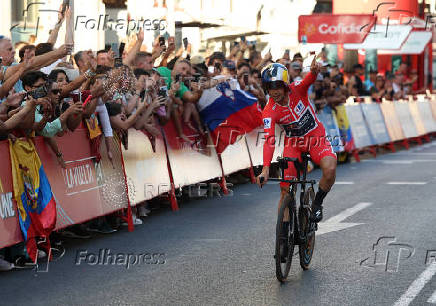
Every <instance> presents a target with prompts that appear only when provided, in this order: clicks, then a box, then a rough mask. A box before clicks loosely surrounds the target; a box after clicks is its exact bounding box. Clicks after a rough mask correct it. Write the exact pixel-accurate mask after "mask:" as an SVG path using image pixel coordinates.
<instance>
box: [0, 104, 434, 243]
mask: <svg viewBox="0 0 436 306" xmlns="http://www.w3.org/2000/svg"><path fill="white" fill-rule="evenodd" d="M319 118H320V120H321V121H322V122H323V124H324V125H325V127H326V132H327V136H328V137H329V138H330V139H332V144H333V146H334V149H335V152H342V151H346V152H349V153H356V152H357V153H358V152H359V151H362V150H365V149H367V148H368V147H374V146H381V145H387V144H392V143H393V142H397V141H402V142H408V141H409V140H417V139H418V140H419V141H418V142H420V143H421V142H422V139H421V138H424V137H428V135H430V134H432V133H434V132H436V96H432V97H431V98H429V97H427V96H418V97H417V100H413V99H411V100H409V101H395V102H392V101H383V102H382V103H372V102H368V101H365V102H362V103H355V102H353V99H349V100H348V101H347V103H345V104H343V105H340V106H338V107H336V108H335V109H331V108H329V107H326V108H324V109H323V110H321V111H320V113H319ZM184 129H185V130H184V132H185V135H187V136H188V137H189V138H190V140H192V143H189V144H188V143H184V142H181V141H179V140H178V138H177V137H176V131H175V127H174V125H173V124H172V123H171V122H169V123H168V124H167V125H165V127H164V128H163V129H162V130H161V135H160V136H159V137H157V138H155V145H154V150H155V151H153V146H152V142H151V141H150V138H149V137H148V136H147V135H146V134H144V133H143V132H141V131H137V130H133V129H130V130H129V147H128V150H125V149H124V148H121V146H120V145H119V143H118V142H117V141H115V140H114V141H113V142H112V143H111V151H112V153H113V164H112V162H110V161H109V159H108V157H107V153H106V148H105V146H104V145H102V146H100V154H101V159H100V160H98V158H97V156H95V155H94V154H93V153H92V150H91V146H90V141H89V137H88V134H87V133H88V132H87V130H86V129H85V128H83V127H80V128H78V129H77V130H76V131H75V132H74V133H69V135H66V136H64V137H60V138H57V142H58V145H59V148H60V150H61V152H63V154H64V159H65V161H66V164H67V167H66V169H63V168H61V167H60V166H59V164H58V163H57V159H56V156H55V155H54V153H53V152H52V151H51V150H50V149H49V147H48V146H47V145H46V144H45V142H44V139H43V138H42V137H36V138H35V139H34V142H35V145H36V148H37V151H38V154H39V156H40V159H41V162H42V164H43V166H44V169H45V171H46V174H47V177H48V179H49V181H50V184H51V187H52V191H53V194H54V196H55V199H56V205H57V223H56V229H57V230H58V229H62V228H65V227H67V226H70V225H72V224H78V223H82V222H85V221H87V220H90V219H93V218H96V217H99V216H103V215H106V214H110V213H113V212H115V211H119V210H125V209H126V208H127V211H129V209H128V208H129V203H130V205H132V206H134V205H137V204H139V203H142V202H144V201H145V200H149V199H152V198H155V197H157V196H160V195H163V194H165V195H169V197H170V200H171V205H172V209H173V210H176V209H178V205H177V200H176V198H175V189H176V188H179V187H183V186H187V185H192V184H197V183H200V182H204V181H208V180H211V179H220V182H221V187H222V188H224V189H225V179H224V176H225V175H228V174H231V173H234V172H237V171H239V170H242V169H250V170H252V167H253V166H260V165H262V161H263V143H264V141H265V139H264V134H263V129H262V128H261V127H259V128H258V129H255V130H253V131H252V132H250V133H248V134H246V135H245V136H243V137H240V139H239V140H238V141H237V142H236V143H234V144H233V145H230V146H228V147H227V148H226V149H225V151H224V152H223V153H222V154H221V156H218V155H217V153H216V151H215V149H214V146H213V144H212V142H211V139H210V137H208V136H207V134H206V135H205V136H202V135H198V134H197V133H195V132H194V131H192V130H189V129H188V128H186V127H185V128H184ZM283 148H284V133H283V132H282V131H281V130H280V128H279V127H276V150H275V153H274V157H273V160H275V159H276V157H277V156H279V155H281V153H282V151H283ZM357 153H356V155H355V156H357V158H356V159H357V161H359V158H358V154H357ZM0 158H1V159H2V165H1V167H0V248H3V247H6V246H9V245H13V244H16V243H18V242H21V241H22V234H21V230H20V226H19V222H18V212H17V206H16V203H15V201H14V200H13V198H14V197H13V192H14V191H13V187H12V186H13V184H12V173H11V163H10V155H9V143H8V141H2V142H0ZM251 174H252V175H253V172H251ZM252 178H253V177H252Z"/></svg>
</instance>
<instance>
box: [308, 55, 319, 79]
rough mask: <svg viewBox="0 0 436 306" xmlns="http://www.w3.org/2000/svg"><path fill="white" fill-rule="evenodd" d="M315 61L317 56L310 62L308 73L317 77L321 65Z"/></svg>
mask: <svg viewBox="0 0 436 306" xmlns="http://www.w3.org/2000/svg"><path fill="white" fill-rule="evenodd" d="M317 59H318V56H314V57H313V60H312V64H311V65H310V72H312V73H313V74H315V75H317V74H318V73H319V71H320V70H321V64H320V63H318V62H317V61H316V60H317Z"/></svg>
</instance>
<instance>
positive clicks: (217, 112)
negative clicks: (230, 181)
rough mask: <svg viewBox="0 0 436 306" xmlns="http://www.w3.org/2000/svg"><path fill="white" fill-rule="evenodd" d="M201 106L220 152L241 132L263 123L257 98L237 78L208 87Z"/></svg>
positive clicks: (201, 99) (203, 117) (199, 103)
mask: <svg viewBox="0 0 436 306" xmlns="http://www.w3.org/2000/svg"><path fill="white" fill-rule="evenodd" d="M198 108H199V111H200V115H201V118H202V120H203V122H204V123H205V124H206V125H207V127H208V128H209V130H210V131H211V134H212V135H211V136H212V140H213V143H214V145H215V147H216V151H217V153H218V154H220V153H222V152H223V151H224V149H225V148H226V147H227V146H228V145H229V144H233V143H235V141H236V140H237V137H238V136H240V135H244V134H245V133H249V132H251V131H252V130H253V129H255V128H257V127H259V126H261V125H262V124H263V123H262V113H261V110H260V109H259V108H258V105H257V98H255V97H254V96H252V95H251V94H249V93H246V92H245V91H242V90H240V89H239V85H238V84H237V81H236V80H231V81H226V82H222V83H219V84H218V85H217V86H215V87H213V88H210V89H207V90H205V91H204V92H203V95H202V96H201V98H200V101H198Z"/></svg>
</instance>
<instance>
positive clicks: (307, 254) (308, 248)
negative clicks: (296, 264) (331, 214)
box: [298, 187, 316, 270]
mask: <svg viewBox="0 0 436 306" xmlns="http://www.w3.org/2000/svg"><path fill="white" fill-rule="evenodd" d="M314 198H315V192H314V191H313V188H312V187H310V188H308V189H307V191H306V192H305V193H304V199H303V205H302V206H300V208H299V210H298V218H299V224H300V233H301V234H302V235H303V237H304V239H303V241H302V243H301V244H300V245H299V246H298V253H299V255H300V266H301V268H303V270H307V269H309V265H310V262H311V261H312V256H313V251H314V249H315V226H316V224H314V223H313V222H312V221H310V214H311V211H312V210H311V207H312V202H313V200H314Z"/></svg>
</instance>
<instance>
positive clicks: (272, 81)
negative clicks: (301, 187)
mask: <svg viewBox="0 0 436 306" xmlns="http://www.w3.org/2000/svg"><path fill="white" fill-rule="evenodd" d="M319 69H320V65H319V64H318V63H317V62H316V58H314V59H313V61H312V65H311V67H310V72H309V73H308V74H307V75H306V77H305V78H304V79H303V80H302V81H296V82H293V83H292V84H290V85H289V79H288V71H287V69H286V67H285V66H283V65H281V64H278V63H273V64H270V65H269V66H267V67H266V68H265V69H264V70H263V71H262V82H263V85H264V86H265V89H266V90H267V91H268V93H269V95H270V98H269V101H268V104H267V105H266V106H265V109H264V110H263V112H262V117H263V123H264V131H265V143H264V146H263V169H262V173H261V174H260V175H259V176H258V177H257V183H258V184H259V186H262V185H263V184H265V183H266V182H267V181H268V177H269V167H270V165H271V160H272V157H273V154H274V149H275V141H276V135H275V126H276V124H278V125H279V126H280V127H282V129H283V130H284V132H285V143H284V150H283V156H285V157H292V158H297V157H298V158H299V159H300V160H301V153H302V152H308V153H309V154H310V157H311V158H312V160H313V161H314V162H315V163H316V164H318V165H319V166H320V167H321V169H322V177H321V180H320V181H319V189H318V191H317V193H316V196H315V200H314V203H313V211H312V220H313V221H315V222H319V221H321V220H322V203H323V200H324V198H325V196H326V195H327V193H328V192H329V191H330V189H331V187H332V186H333V184H334V182H335V178H336V154H335V153H334V151H333V148H332V146H331V143H330V141H329V140H328V139H327V137H326V136H327V135H326V131H325V128H324V126H323V124H322V123H321V122H320V121H319V119H318V118H317V116H316V113H315V109H314V108H313V106H312V105H311V103H310V102H309V99H308V96H307V90H308V88H309V86H310V85H311V84H312V83H313V82H315V80H316V76H317V74H318V72H319ZM277 136H278V137H279V138H280V135H277ZM296 174H297V172H296V169H295V166H294V164H293V163H289V165H288V169H286V170H285V177H284V179H286V180H291V179H293V178H295V177H296ZM260 178H263V182H262V183H261V180H260ZM280 188H281V195H280V202H279V205H280V203H281V201H282V200H283V198H284V197H285V196H286V194H287V193H288V192H289V184H286V183H280Z"/></svg>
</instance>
